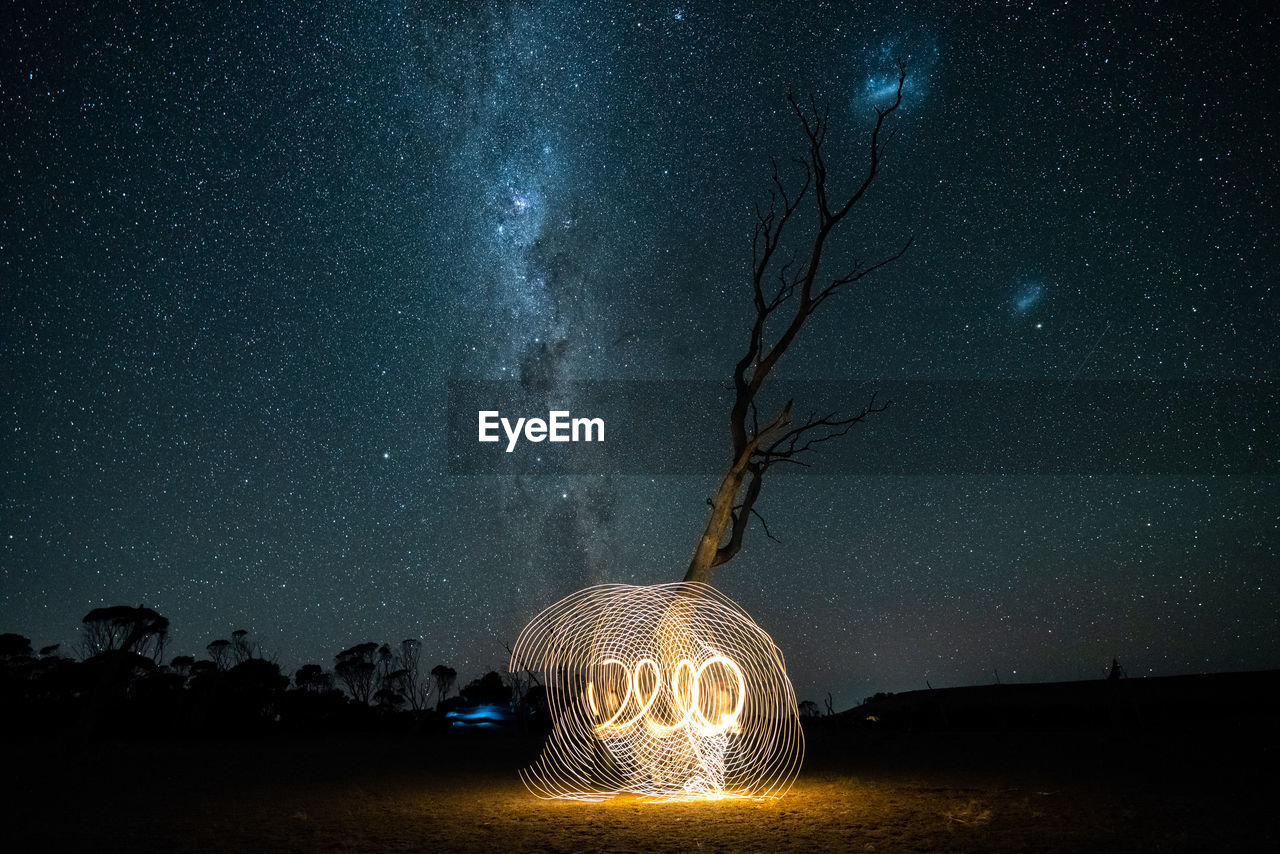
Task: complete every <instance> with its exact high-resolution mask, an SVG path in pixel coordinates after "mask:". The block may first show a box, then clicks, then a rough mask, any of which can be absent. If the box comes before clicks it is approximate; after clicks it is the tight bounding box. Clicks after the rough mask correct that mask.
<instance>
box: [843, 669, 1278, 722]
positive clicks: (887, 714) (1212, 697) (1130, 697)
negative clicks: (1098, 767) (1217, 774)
mask: <svg viewBox="0 0 1280 854" xmlns="http://www.w3.org/2000/svg"><path fill="white" fill-rule="evenodd" d="M1268 719H1269V720H1272V721H1276V720H1277V719H1280V670H1261V671H1255V672H1249V673H1209V674H1200V675H1192V676H1157V677H1146V678H1138V679H1127V678H1126V679H1097V680H1089V681H1084V682H1039V683H1030V684H1012V685H1004V684H1002V685H971V686H966V687H961V688H937V689H932V690H924V691H907V692H904V693H901V694H877V695H876V696H875V697H873V698H871V699H870V700H868V701H867V702H865V703H863V704H862V705H860V706H857V707H855V708H852V709H849V710H848V711H845V712H840V713H838V714H836V715H834V716H832V717H831V718H827V719H824V720H827V721H830V722H832V723H834V724H841V725H845V726H853V727H874V728H886V729H924V730H935V729H956V730H1012V729H1115V728H1131V727H1141V728H1147V727H1165V726H1169V727H1172V726H1210V725H1214V726H1217V725H1224V724H1228V723H1231V722H1241V723H1243V722H1250V723H1253V722H1261V721H1263V720H1268Z"/></svg>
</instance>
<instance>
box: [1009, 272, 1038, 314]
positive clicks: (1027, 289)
mask: <svg viewBox="0 0 1280 854" xmlns="http://www.w3.org/2000/svg"><path fill="white" fill-rule="evenodd" d="M1044 292H1045V286H1044V282H1038V281H1029V282H1023V283H1022V284H1021V285H1019V286H1018V288H1017V290H1015V291H1014V294H1013V313H1014V315H1015V316H1019V317H1020V316H1022V315H1024V314H1026V313H1027V312H1029V311H1031V309H1033V308H1035V307H1036V306H1037V305H1039V304H1040V301H1041V300H1042V299H1044Z"/></svg>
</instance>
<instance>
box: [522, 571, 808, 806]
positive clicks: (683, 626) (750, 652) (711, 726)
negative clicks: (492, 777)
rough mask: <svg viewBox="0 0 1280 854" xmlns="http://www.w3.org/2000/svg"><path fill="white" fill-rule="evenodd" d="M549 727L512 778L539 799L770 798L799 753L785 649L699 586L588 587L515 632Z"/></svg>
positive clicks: (789, 776) (795, 769)
mask: <svg viewBox="0 0 1280 854" xmlns="http://www.w3.org/2000/svg"><path fill="white" fill-rule="evenodd" d="M511 669H512V671H523V670H528V671H532V672H534V673H537V674H540V675H541V677H542V678H543V680H544V684H545V685H546V689H547V702H548V705H549V709H550V713H551V718H552V729H551V735H550V738H549V740H548V742H547V744H546V746H545V748H544V749H543V752H542V755H541V756H540V757H539V759H538V760H537V761H536V762H535V763H534V764H533V765H532V766H530V767H529V768H526V769H524V770H523V771H522V772H521V778H522V779H523V780H524V782H525V785H526V786H528V788H529V790H530V791H531V792H533V793H534V794H535V795H537V796H539V797H543V798H575V799H580V800H602V799H605V798H608V797H612V796H614V795H617V794H622V793H633V794H637V795H643V796H650V797H655V798H663V799H675V798H722V797H748V798H777V797H781V796H782V795H783V794H785V793H786V791H787V790H788V789H789V788H790V787H791V784H792V782H794V780H795V778H796V775H797V774H798V773H799V771H800V764H801V762H802V760H803V757H804V734H803V733H802V731H801V729H800V716H799V712H798V709H797V707H796V697H795V691H794V689H793V688H792V687H791V681H790V680H789V679H788V678H787V673H786V666H785V664H784V662H783V659H782V653H781V652H780V651H779V650H778V647H777V646H776V645H775V644H774V643H773V641H772V639H770V637H769V636H768V634H766V633H765V631H764V630H763V629H761V628H760V627H759V626H758V625H756V624H755V622H754V621H753V620H752V619H751V617H749V616H748V615H747V614H746V612H744V611H743V610H742V609H741V608H739V607H738V606H737V605H736V604H734V603H733V602H732V601H731V600H730V599H728V598H727V597H726V596H724V595H723V594H721V593H720V592H718V591H717V590H715V588H713V587H710V586H708V585H705V584H691V583H684V582H681V583H676V584H659V585H654V586H650V587H636V586H632V585H625V584H607V585H601V586H599V587H589V588H587V589H586V590H581V591H579V592H577V593H574V594H573V595H572V596H568V597H566V598H565V599H562V600H560V601H559V602H557V603H556V604H555V605H552V606H551V607H550V608H548V609H547V610H545V611H543V612H542V613H541V614H539V615H538V616H537V617H536V618H534V620H533V621H532V622H531V623H529V625H528V626H526V627H525V629H524V631H523V632H521V633H520V638H519V640H518V641H517V642H516V646H515V649H514V650H512V655H511Z"/></svg>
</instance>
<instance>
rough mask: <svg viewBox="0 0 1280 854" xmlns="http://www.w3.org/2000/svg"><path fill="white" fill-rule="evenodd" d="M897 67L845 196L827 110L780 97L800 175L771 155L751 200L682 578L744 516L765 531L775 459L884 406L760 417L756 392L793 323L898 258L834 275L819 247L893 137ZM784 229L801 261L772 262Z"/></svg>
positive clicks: (740, 529)
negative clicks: (724, 369) (763, 500)
mask: <svg viewBox="0 0 1280 854" xmlns="http://www.w3.org/2000/svg"><path fill="white" fill-rule="evenodd" d="M905 80H906V66H905V65H904V64H903V63H902V62H899V63H898V86H897V91H896V93H895V96H894V99H893V103H891V104H889V105H888V106H884V107H879V106H877V107H876V108H875V111H876V123H875V128H874V129H873V130H872V131H871V141H870V142H871V146H870V152H869V161H868V164H867V169H866V173H865V174H864V176H863V178H862V181H861V182H860V183H859V184H858V186H857V188H856V189H854V190H853V192H852V193H851V194H850V195H849V196H847V197H837V198H832V196H831V195H830V192H831V190H830V187H829V186H828V181H827V177H828V176H827V162H826V158H825V155H824V153H823V145H824V144H825V142H826V139H827V130H828V126H829V118H830V113H831V110H830V108H829V107H827V108H825V109H821V110H820V109H819V108H818V106H817V104H816V103H815V102H814V101H813V100H812V99H811V100H810V103H809V106H808V107H807V108H806V107H802V106H801V105H800V104H798V103H797V102H796V100H795V98H794V97H792V96H791V95H788V96H787V100H788V102H789V103H790V104H791V109H792V111H793V112H794V113H795V115H796V118H797V119H799V121H800V124H801V126H802V127H803V129H804V134H805V137H806V138H807V140H808V152H807V154H806V156H804V157H795V158H792V160H793V162H794V163H795V164H797V165H798V166H799V167H800V168H801V169H802V170H803V175H804V180H803V181H802V182H800V186H799V188H798V189H796V188H793V189H791V190H788V189H787V186H786V184H785V183H784V182H783V180H782V179H781V178H780V177H779V174H778V164H777V161H774V162H773V187H772V189H771V191H770V194H769V207H768V209H767V210H765V209H764V208H762V207H761V206H760V205H757V206H756V211H755V229H754V233H753V235H752V241H751V246H752V255H751V288H752V298H753V303H754V307H755V318H754V321H753V323H752V326H751V334H750V338H749V339H748V342H747V349H746V352H745V353H744V354H743V356H742V358H741V359H739V360H738V363H737V364H736V365H735V366H734V370H733V387H734V400H733V406H732V408H731V409H730V411H729V435H730V438H731V440H732V456H731V458H730V460H729V464H728V466H727V467H726V469H725V472H724V475H723V476H722V477H721V479H720V485H719V487H718V488H717V489H716V492H715V495H714V497H712V498H710V499H708V502H707V503H708V504H710V505H711V510H710V512H709V513H708V516H707V521H706V525H705V527H704V528H703V531H702V536H701V537H700V538H699V539H698V543H697V547H696V548H695V549H694V553H693V558H692V559H691V560H690V561H689V569H688V571H687V572H686V573H685V577H684V580H685V581H700V582H707V581H709V580H710V578H711V573H712V571H713V570H714V569H715V568H716V567H718V566H720V565H721V564H724V563H727V562H728V561H730V560H732V559H733V558H734V557H735V556H736V555H737V554H738V552H739V551H740V550H741V548H742V540H743V537H744V535H745V534H746V531H747V526H748V523H749V522H750V521H751V517H752V516H753V515H754V516H756V517H757V518H760V522H761V525H762V526H763V527H764V531H765V535H766V536H768V537H770V538H771V539H776V538H774V537H773V536H772V534H771V533H770V532H769V528H768V526H767V525H765V523H764V519H763V517H760V515H759V513H757V512H756V509H755V503H756V499H757V498H758V497H759V495H760V486H761V481H762V480H763V478H764V475H765V473H766V472H767V471H768V470H769V469H770V468H772V467H773V466H775V465H778V464H780V463H789V464H794V465H801V466H807V465H808V463H807V462H806V461H805V460H804V459H803V457H804V456H805V455H806V453H807V452H808V451H811V450H813V448H815V447H816V446H817V445H820V444H821V443H823V442H826V441H828V440H830V439H834V438H837V437H839V436H843V435H845V434H846V433H848V432H849V430H850V429H852V428H853V425H855V424H857V423H858V422H860V421H862V420H863V419H864V418H866V417H867V416H868V415H871V414H873V413H876V412H882V411H884V409H885V408H886V407H887V406H888V403H883V404H878V403H876V399H875V396H874V395H872V397H871V400H870V401H869V402H868V403H867V405H866V406H864V407H863V409H862V410H861V411H860V412H857V413H855V414H852V415H840V414H838V413H830V414H827V415H824V416H817V415H813V416H810V417H808V418H806V419H804V420H803V421H802V422H799V423H797V422H796V421H795V420H794V419H793V417H792V401H788V402H787V403H786V405H785V406H783V407H782V408H781V410H780V411H778V412H777V413H776V414H775V415H773V417H771V418H768V419H767V420H765V421H764V422H763V423H761V419H760V415H759V412H758V409H757V398H758V396H759V394H760V390H761V388H762V387H763V386H764V382H765V380H766V379H767V378H768V376H769V374H770V373H771V372H772V371H773V369H774V367H775V366H776V365H777V364H778V360H780V359H781V358H782V356H783V354H785V353H786V352H787V349H788V348H789V347H790V346H791V344H792V342H794V341H795V339H796V336H797V335H799V334H800V330H801V329H803V328H804V325H805V323H806V322H808V320H809V318H810V317H812V316H813V314H814V312H816V311H817V310H818V308H819V307H820V306H822V304H823V303H825V302H826V301H827V300H829V299H830V298H832V297H834V296H836V295H837V294H839V293H840V292H841V291H842V290H844V289H846V288H847V287H848V286H849V285H853V284H855V283H856V282H858V281H860V280H862V279H863V278H865V277H867V276H869V275H871V274H872V273H874V272H875V271H877V270H879V269H880V268H881V267H884V266H885V265H886V264H890V263H892V262H894V261H896V260H898V259H899V258H901V257H902V256H903V255H904V254H905V253H906V251H907V249H908V248H910V246H911V240H907V242H906V243H905V244H904V245H903V246H902V248H901V249H899V250H898V251H897V252H895V253H894V254H892V255H889V256H887V257H884V258H881V259H880V260H878V261H875V262H872V263H869V264H864V263H862V262H860V261H854V262H853V263H852V264H851V265H849V266H847V267H845V268H843V272H839V273H836V274H834V275H832V274H829V273H827V272H826V271H825V270H824V264H823V262H824V260H825V259H824V257H823V255H824V253H825V252H826V250H827V244H828V240H829V239H830V238H831V236H832V235H833V234H834V233H836V232H837V229H839V227H840V225H841V223H843V222H844V221H845V219H846V217H847V216H848V215H849V212H850V211H852V210H853V208H854V207H855V206H856V205H857V204H858V203H859V202H861V201H862V200H863V198H864V197H865V196H866V193H867V190H868V189H870V187H871V185H872V183H873V182H874V181H875V179H876V176H877V175H878V174H879V171H880V163H881V158H882V156H883V154H884V150H885V146H887V145H888V144H889V142H890V140H891V139H892V137H893V134H892V132H887V133H886V131H885V122H886V121H887V120H888V118H889V116H891V115H892V114H893V113H894V112H895V111H896V110H897V109H898V106H899V105H900V104H901V103H902V86H903V83H904V81H905ZM807 199H808V200H812V208H813V211H814V220H813V225H812V233H811V235H809V236H808V237H807V238H801V239H800V240H799V241H797V240H796V239H795V238H793V237H792V236H791V234H790V233H789V232H788V227H789V226H791V225H792V222H793V218H794V217H795V215H796V213H797V211H799V210H800V209H801V206H802V203H804V202H805V201H806V200H807ZM784 235H786V236H787V241H788V245H792V244H795V243H799V244H802V245H804V246H805V249H804V256H803V258H797V257H792V258H791V260H789V261H787V262H786V263H781V262H780V260H779V256H778V247H779V244H780V243H781V242H782V240H783V237H784ZM783 309H788V310H790V311H791V314H790V320H789V321H788V322H787V323H786V325H785V326H784V327H783V328H782V332H781V334H779V335H777V337H776V338H772V337H771V336H770V335H769V329H768V327H769V324H770V322H771V321H773V320H775V319H777V317H778V316H779V315H778V313H779V311H780V310H783Z"/></svg>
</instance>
